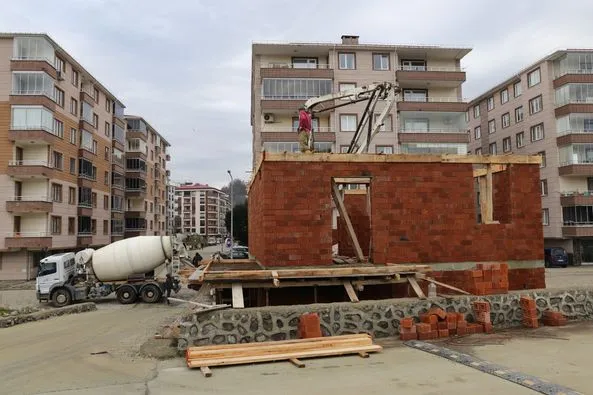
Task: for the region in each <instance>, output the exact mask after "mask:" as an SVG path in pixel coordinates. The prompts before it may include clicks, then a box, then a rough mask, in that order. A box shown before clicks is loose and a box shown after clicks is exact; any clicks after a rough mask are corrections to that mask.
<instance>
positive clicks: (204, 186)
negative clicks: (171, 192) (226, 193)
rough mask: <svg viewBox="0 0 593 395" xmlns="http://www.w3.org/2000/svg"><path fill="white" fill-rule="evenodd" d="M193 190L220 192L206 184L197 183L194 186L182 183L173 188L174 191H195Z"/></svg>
mask: <svg viewBox="0 0 593 395" xmlns="http://www.w3.org/2000/svg"><path fill="white" fill-rule="evenodd" d="M195 189H212V190H216V191H219V192H221V191H220V189H218V188H216V187H211V186H210V185H208V184H200V183H199V182H196V183H195V184H192V183H184V184H181V185H179V186H176V187H175V190H186V191H189V190H195Z"/></svg>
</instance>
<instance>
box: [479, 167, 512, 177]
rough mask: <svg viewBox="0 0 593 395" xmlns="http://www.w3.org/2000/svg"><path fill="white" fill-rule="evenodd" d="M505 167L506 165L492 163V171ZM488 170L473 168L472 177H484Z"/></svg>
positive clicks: (499, 170) (504, 168)
mask: <svg viewBox="0 0 593 395" xmlns="http://www.w3.org/2000/svg"><path fill="white" fill-rule="evenodd" d="M506 169H507V165H492V173H500V172H502V171H505V170H506ZM487 172H488V170H487V169H477V170H474V178H478V177H484V176H485V175H486V173H487Z"/></svg>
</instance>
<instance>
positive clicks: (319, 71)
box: [260, 63, 334, 79]
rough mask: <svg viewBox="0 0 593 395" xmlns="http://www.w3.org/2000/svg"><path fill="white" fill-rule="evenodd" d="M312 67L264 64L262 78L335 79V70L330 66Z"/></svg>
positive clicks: (312, 65)
mask: <svg viewBox="0 0 593 395" xmlns="http://www.w3.org/2000/svg"><path fill="white" fill-rule="evenodd" d="M308 66H311V67H303V65H294V64H293V63H264V64H262V65H261V69H260V76H261V78H325V79H333V78H334V70H333V69H331V68H330V66H329V65H328V64H311V65H308Z"/></svg>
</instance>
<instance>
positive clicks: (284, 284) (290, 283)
mask: <svg viewBox="0 0 593 395" xmlns="http://www.w3.org/2000/svg"><path fill="white" fill-rule="evenodd" d="M231 281H233V282H235V281H238V280H236V279H234V280H231ZM343 282H344V280H341V279H329V280H324V279H304V280H300V281H299V280H286V281H281V282H280V286H279V287H277V288H294V287H316V286H319V287H333V286H337V287H341V286H343ZM407 282H408V280H407V277H403V278H401V279H400V278H396V277H389V278H383V277H371V278H370V279H368V280H356V281H352V287H354V289H355V290H357V291H362V289H360V287H362V288H363V289H364V285H382V284H400V283H407ZM209 284H212V286H214V287H216V288H218V289H228V288H232V284H233V283H230V282H212V283H209ZM241 284H242V285H243V289H252V288H262V289H271V288H276V287H274V285H273V284H272V283H271V282H269V281H265V282H260V281H245V282H242V283H241Z"/></svg>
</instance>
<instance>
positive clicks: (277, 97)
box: [261, 92, 333, 101]
mask: <svg viewBox="0 0 593 395" xmlns="http://www.w3.org/2000/svg"><path fill="white" fill-rule="evenodd" d="M330 93H333V92H327V94H330ZM316 96H317V95H314V94H311V95H262V97H261V98H262V99H263V100H303V101H305V100H307V99H310V98H312V97H316Z"/></svg>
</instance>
